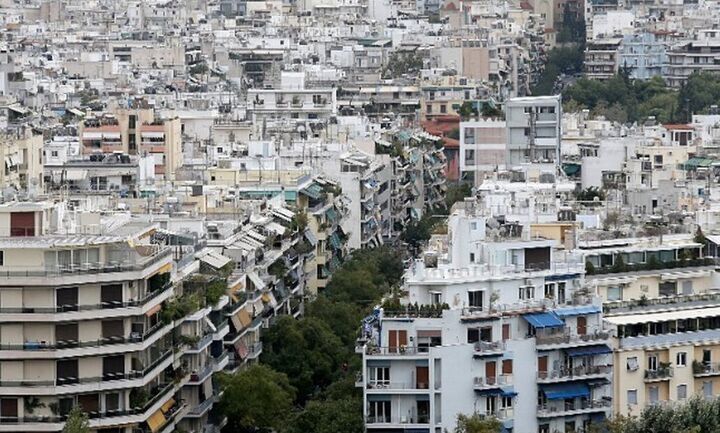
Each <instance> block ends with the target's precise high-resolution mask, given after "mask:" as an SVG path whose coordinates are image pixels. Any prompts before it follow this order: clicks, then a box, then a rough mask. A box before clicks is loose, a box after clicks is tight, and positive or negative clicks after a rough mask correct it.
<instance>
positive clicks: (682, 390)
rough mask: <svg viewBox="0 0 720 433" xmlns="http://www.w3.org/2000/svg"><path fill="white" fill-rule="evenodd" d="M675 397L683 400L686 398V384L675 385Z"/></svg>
mask: <svg viewBox="0 0 720 433" xmlns="http://www.w3.org/2000/svg"><path fill="white" fill-rule="evenodd" d="M677 398H678V400H685V399H686V398H687V385H685V384H683V385H678V386H677Z"/></svg>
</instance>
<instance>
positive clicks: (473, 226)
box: [470, 221, 477, 230]
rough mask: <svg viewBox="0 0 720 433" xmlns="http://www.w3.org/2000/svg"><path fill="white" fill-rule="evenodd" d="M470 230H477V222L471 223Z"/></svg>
mask: <svg viewBox="0 0 720 433" xmlns="http://www.w3.org/2000/svg"><path fill="white" fill-rule="evenodd" d="M470 230H477V222H475V221H473V222H471V223H470Z"/></svg>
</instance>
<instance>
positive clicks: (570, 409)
mask: <svg viewBox="0 0 720 433" xmlns="http://www.w3.org/2000/svg"><path fill="white" fill-rule="evenodd" d="M611 404H612V402H611V400H610V399H609V398H607V399H606V398H603V399H599V400H580V401H579V402H578V401H565V402H552V403H547V404H543V405H540V406H538V408H537V417H538V418H558V417H565V416H575V415H582V414H586V413H593V412H606V411H608V410H610V406H611Z"/></svg>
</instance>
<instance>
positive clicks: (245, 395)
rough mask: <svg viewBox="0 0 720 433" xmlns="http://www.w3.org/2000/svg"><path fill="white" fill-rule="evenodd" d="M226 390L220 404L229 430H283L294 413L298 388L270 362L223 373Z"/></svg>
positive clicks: (255, 432)
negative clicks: (233, 372)
mask: <svg viewBox="0 0 720 433" xmlns="http://www.w3.org/2000/svg"><path fill="white" fill-rule="evenodd" d="M220 383H221V387H222V389H223V390H224V393H223V395H222V397H221V399H220V402H219V404H218V408H219V410H220V412H221V413H222V414H223V415H225V416H226V417H227V420H228V424H227V429H228V431H231V432H234V433H269V432H272V431H276V432H277V431H283V430H284V429H285V427H286V423H287V421H288V419H289V418H290V416H291V413H292V408H293V400H294V399H295V389H294V388H293V387H292V386H291V385H290V382H289V380H288V378H287V376H286V375H284V374H282V373H278V372H277V371H274V370H273V369H272V368H270V367H268V366H266V365H261V364H260V365H253V366H251V367H249V368H248V369H247V370H244V371H242V372H240V373H238V374H236V375H232V376H230V375H223V376H220Z"/></svg>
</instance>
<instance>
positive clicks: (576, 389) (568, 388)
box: [541, 383, 590, 400]
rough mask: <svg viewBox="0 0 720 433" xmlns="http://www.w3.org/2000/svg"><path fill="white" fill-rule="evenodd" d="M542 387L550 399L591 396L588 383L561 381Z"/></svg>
mask: <svg viewBox="0 0 720 433" xmlns="http://www.w3.org/2000/svg"><path fill="white" fill-rule="evenodd" d="M541 389H542V392H543V393H544V394H545V397H547V399H548V400H564V399H566V398H577V397H590V388H588V386H587V384H586V383H560V384H556V385H547V386H543V387H542V388H541Z"/></svg>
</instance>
